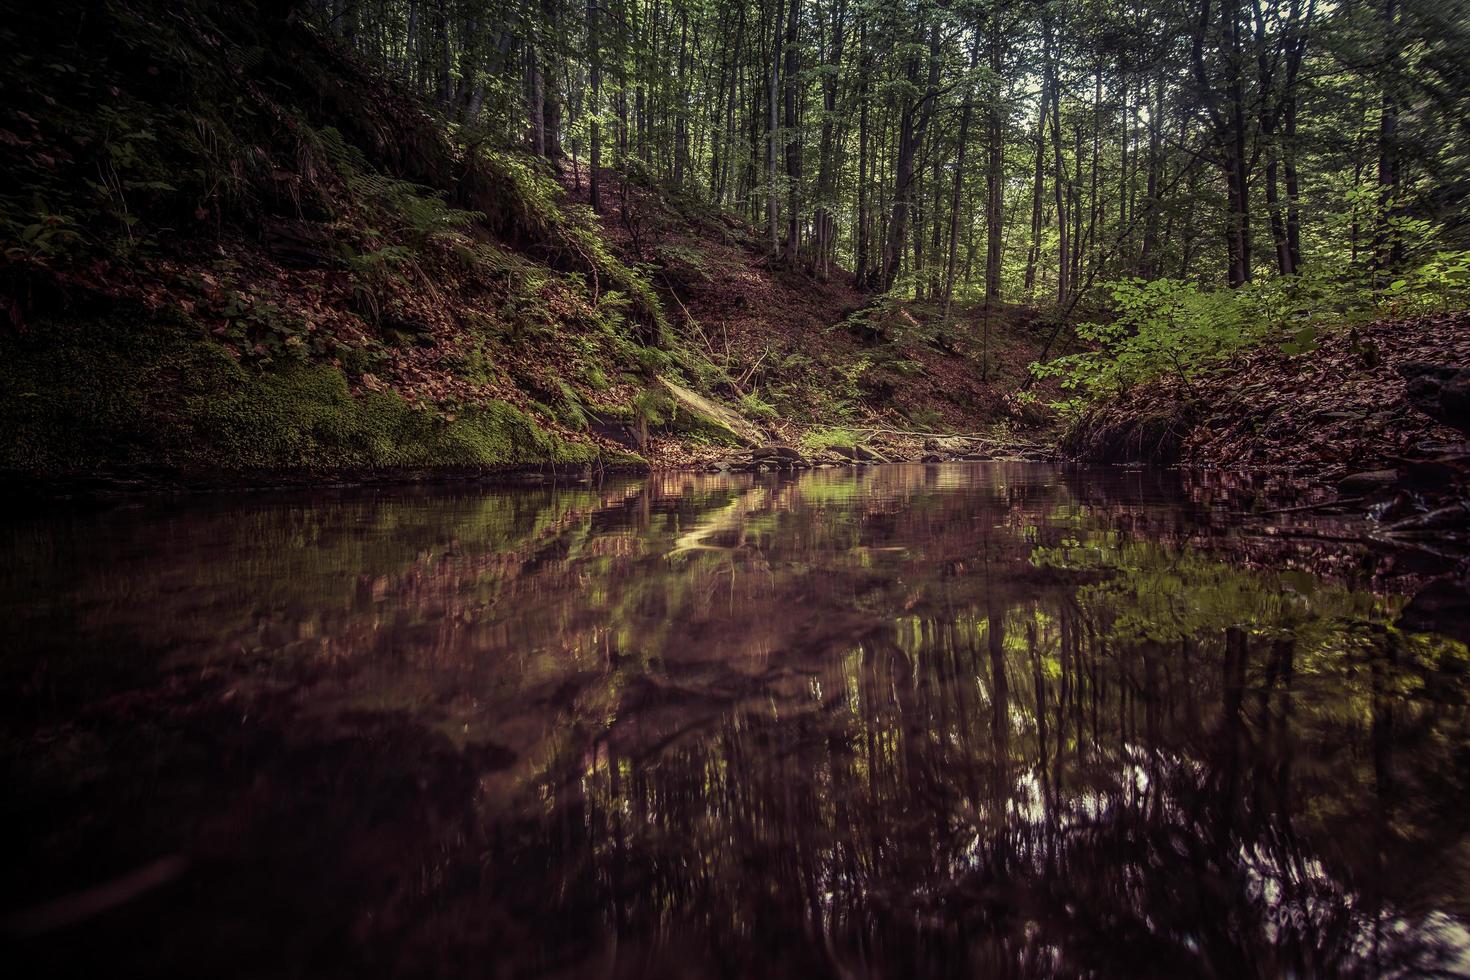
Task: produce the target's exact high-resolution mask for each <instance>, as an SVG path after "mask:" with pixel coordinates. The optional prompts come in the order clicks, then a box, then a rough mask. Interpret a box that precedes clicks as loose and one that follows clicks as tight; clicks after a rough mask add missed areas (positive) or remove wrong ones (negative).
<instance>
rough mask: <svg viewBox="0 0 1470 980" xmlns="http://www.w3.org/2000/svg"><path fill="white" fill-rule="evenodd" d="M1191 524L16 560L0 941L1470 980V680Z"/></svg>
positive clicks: (370, 518) (1455, 663)
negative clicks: (1469, 863)
mask: <svg viewBox="0 0 1470 980" xmlns="http://www.w3.org/2000/svg"><path fill="white" fill-rule="evenodd" d="M1179 481H1180V478H1179V477H1177V476H1172V475H1166V474H1150V473H1128V474H1119V473H1117V472H1111V473H1108V472H1091V473H1088V472H1069V473H1060V472H1058V471H1056V470H1054V469H1051V468H1048V467H1045V466H1022V465H995V464H987V465H979V466H943V467H935V466H930V467H924V466H912V467H883V468H878V469H873V470H867V471H856V472H854V471H821V472H816V473H809V474H806V475H803V476H801V477H800V478H790V477H779V476H776V475H770V476H766V477H744V478H725V477H695V476H673V477H665V478H660V479H655V480H653V481H650V482H644V483H628V484H625V485H618V486H611V487H602V488H596V489H589V488H581V489H570V490H567V489H556V490H542V491H523V492H515V493H497V494H478V493H477V494H469V493H463V492H460V493H427V492H425V493H410V492H393V493H382V494H372V495H363V494H355V495H344V496H342V497H340V498H338V499H326V500H324V499H321V498H320V497H316V498H310V499H308V498H303V497H293V498H285V499H278V500H255V499H246V500H239V499H236V500H230V501H224V500H215V501H208V502H204V503H198V504H194V505H191V506H189V507H187V508H170V507H163V506H151V505H150V506H143V507H137V508H132V509H124V510H117V509H113V510H106V511H100V512H94V513H75V512H67V513H59V514H51V515H47V516H43V517H39V518H36V519H32V520H27V521H24V522H22V523H20V524H17V525H14V526H12V527H10V528H8V529H7V530H6V531H5V532H3V533H5V534H6V535H7V537H6V538H0V551H3V553H4V554H5V556H6V560H5V562H4V563H3V568H0V603H3V606H0V614H3V616H0V644H3V648H4V650H5V656H4V658H3V661H0V670H3V674H4V676H3V682H4V683H3V692H0V698H3V701H4V722H3V726H4V727H3V731H4V758H5V761H6V764H7V767H8V769H9V771H10V773H11V778H10V780H9V786H10V787H11V792H10V793H8V794H7V799H6V801H5V802H4V804H3V807H4V811H3V812H4V816H5V818H6V821H7V825H8V826H10V827H12V828H14V829H15V832H14V833H13V834H12V840H13V841H16V842H18V844H19V848H18V849H19V851H20V852H21V853H20V854H19V855H17V856H16V857H15V860H13V861H12V862H10V863H9V865H8V866H7V867H6V868H5V870H4V871H3V872H0V875H3V878H0V880H3V883H4V909H5V912H6V913H8V918H7V920H6V921H7V923H8V925H9V932H10V943H11V944H13V945H14V946H15V949H16V951H17V955H18V956H20V957H22V959H23V961H26V962H29V963H33V964H35V965H37V966H38V967H45V968H47V969H55V970H59V971H63V972H66V971H72V972H78V971H83V970H87V969H90V968H93V967H95V966H96V965H98V964H105V965H107V967H108V968H110V969H118V970H121V971H122V972H125V973H132V972H147V973H150V974H175V975H203V974H211V975H229V976H272V977H277V976H293V975H299V976H322V975H344V976H346V975H356V976H360V975H379V974H382V973H385V972H400V973H409V974H415V975H417V974H432V975H453V976H459V975H475V976H480V975H490V976H606V977H625V976H627V977H631V976H645V975H654V976H677V977H691V978H693V977H718V976H774V977H788V976H789V977H808V976H836V977H880V976H883V977H905V976H979V977H989V976H1053V975H1062V976H1073V975H1117V976H1130V977H1137V976H1168V977H1179V976H1223V977H1237V976H1257V975H1258V976H1279V975H1297V976H1328V975H1363V976H1383V975H1394V974H1433V973H1436V972H1439V973H1446V974H1453V973H1457V972H1459V971H1463V970H1466V969H1467V968H1470V953H1467V950H1470V934H1467V933H1466V931H1465V927H1464V923H1466V922H1467V921H1470V885H1467V882H1470V878H1467V874H1466V870H1467V869H1466V867H1465V861H1466V857H1467V855H1470V847H1467V844H1470V811H1467V810H1466V808H1465V807H1464V801H1465V800H1466V799H1467V798H1470V796H1467V794H1466V789H1467V784H1470V751H1467V750H1470V730H1467V717H1466V707H1465V704H1466V699H1465V693H1466V688H1467V684H1470V680H1467V677H1466V672H1465V668H1466V663H1467V654H1466V649H1465V647H1464V646H1463V645H1462V644H1457V643H1454V642H1452V641H1448V640H1444V639H1441V638H1437V637H1433V636H1428V635H1417V634H1405V633H1401V632H1399V631H1397V630H1395V629H1393V628H1392V627H1390V626H1388V625H1387V624H1389V623H1391V622H1392V620H1393V617H1394V614H1395V612H1396V611H1397V609H1398V608H1399V607H1400V606H1401V605H1402V604H1403V599H1402V597H1401V596H1396V595H1394V594H1393V593H1392V592H1391V591H1385V590H1383V589H1381V588H1380V589H1377V590H1375V589H1373V588H1370V587H1368V586H1371V585H1372V584H1373V582H1372V580H1371V579H1370V578H1369V577H1368V575H1369V573H1370V572H1371V570H1372V567H1371V564H1365V562H1364V556H1363V555H1359V554H1355V553H1353V552H1351V551H1339V552H1333V553H1328V554H1324V553H1322V552H1320V551H1316V552H1308V551H1306V550H1304V549H1302V548H1300V547H1299V546H1298V545H1297V544H1294V543H1293V542H1292V541H1286V542H1283V541H1281V540H1278V539H1274V538H1256V537H1252V536H1250V535H1249V534H1241V533H1238V532H1237V530H1235V529H1233V525H1235V524H1238V523H1239V522H1238V521H1235V520H1233V519H1227V512H1228V507H1229V505H1230V504H1231V503H1232V501H1234V500H1235V495H1237V494H1238V492H1239V488H1237V487H1234V486H1232V485H1227V484H1212V483H1207V482H1206V483H1200V482H1194V483H1189V484H1188V485H1181V484H1180V482H1179ZM1293 540H1295V539H1293ZM1326 571H1332V572H1333V574H1322V573H1324V572H1326ZM160 860H170V861H173V862H175V863H174V864H172V865H170V867H173V868H176V869H179V870H178V872H177V873H176V874H172V875H169V876H166V877H160V876H158V875H155V876H154V877H155V878H159V880H156V881H155V880H153V879H149V878H146V876H145V877H144V879H143V880H144V886H140V887H134V888H132V889H131V890H130V889H129V888H128V887H127V886H129V885H130V884H137V881H138V876H139V874H140V873H142V872H145V871H147V870H148V869H149V868H151V867H153V866H154V864H155V863H156V862H158V861H160ZM140 869H141V870H140ZM99 885H104V886H107V887H110V888H111V889H112V890H111V892H107V891H106V888H104V890H103V897H104V900H103V901H101V902H100V903H99V902H97V901H92V902H91V904H88V901H89V899H95V898H96V896H97V895H98V892H97V891H95V889H96V888H97V887H98V886H99ZM88 889H94V890H93V891H91V892H89V891H88ZM109 896H110V898H109Z"/></svg>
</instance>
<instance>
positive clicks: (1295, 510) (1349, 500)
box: [1261, 497, 1363, 514]
mask: <svg viewBox="0 0 1470 980" xmlns="http://www.w3.org/2000/svg"><path fill="white" fill-rule="evenodd" d="M1362 502H1363V498H1362V497H1338V498H1337V499H1336V500H1324V501H1322V502H1321V503H1316V504H1302V505H1301V506H1299V507H1279V508H1277V509H1276V510H1263V511H1261V513H1262V514H1300V513H1304V512H1305V511H1309V510H1324V509H1326V508H1328V507H1336V506H1337V505H1339V504H1359V503H1362Z"/></svg>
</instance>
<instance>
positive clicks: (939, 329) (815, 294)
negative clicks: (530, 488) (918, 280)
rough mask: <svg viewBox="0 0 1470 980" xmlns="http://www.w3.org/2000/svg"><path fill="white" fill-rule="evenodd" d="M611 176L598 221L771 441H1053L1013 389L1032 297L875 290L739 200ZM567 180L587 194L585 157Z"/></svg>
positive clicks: (1035, 333)
mask: <svg viewBox="0 0 1470 980" xmlns="http://www.w3.org/2000/svg"><path fill="white" fill-rule="evenodd" d="M601 176H602V181H603V186H602V189H601V197H602V200H601V207H600V209H599V210H600V214H601V219H602V220H601V224H602V229H603V234H604V235H605V236H606V238H607V239H608V241H609V242H610V243H611V245H612V246H613V247H614V249H615V250H616V251H617V252H618V254H619V256H620V257H621V258H622V259H623V260H624V261H626V262H628V263H629V264H637V265H640V266H643V267H646V268H649V269H651V270H652V281H653V283H654V285H655V287H656V289H657V290H658V292H659V294H660V296H661V297H663V299H664V305H665V309H667V310H668V311H669V315H670V320H671V323H672V325H673V328H674V330H675V331H676V332H677V333H679V334H681V335H682V336H683V337H684V338H686V342H688V343H690V344H691V345H692V346H695V347H697V349H698V351H699V353H700V354H701V355H702V356H704V357H706V358H708V360H709V361H710V362H711V363H712V364H714V365H715V366H716V367H717V368H718V369H719V370H720V372H721V375H722V378H721V380H720V381H719V382H717V383H716V385H715V389H716V390H715V395H716V396H717V397H719V398H720V399H721V400H722V401H723V402H724V403H725V404H727V405H728V406H729V407H730V408H732V409H733V410H734V411H736V412H739V413H741V414H743V415H744V416H745V417H746V418H747V419H748V420H749V421H750V422H751V423H753V424H754V425H755V426H756V427H757V429H758V430H759V431H760V433H761V439H762V441H766V442H770V443H775V444H779V445H786V446H795V447H802V448H803V450H804V451H805V452H807V454H808V455H811V454H813V453H815V454H817V455H820V456H823V457H824V458H829V459H831V458H833V457H832V454H831V452H830V450H832V449H836V450H838V452H839V455H840V453H841V451H842V450H843V449H844V448H845V447H850V446H853V445H856V444H861V445H865V446H867V447H868V448H870V449H872V450H875V451H877V452H880V453H882V454H883V457H884V458H887V459H918V458H921V457H922V456H923V455H925V454H926V453H928V454H930V455H933V454H935V453H938V454H942V455H944V456H945V457H946V458H948V457H958V456H960V455H965V454H970V455H978V454H980V453H982V452H988V453H990V454H995V453H1012V454H1023V453H1025V454H1031V455H1035V454H1036V453H1037V451H1038V449H1039V447H1040V446H1041V444H1042V443H1044V442H1049V441H1050V439H1051V436H1052V435H1053V433H1052V432H1051V431H1050V430H1049V429H1048V428H1047V427H1048V425H1049V424H1050V421H1051V420H1050V419H1049V416H1048V415H1047V413H1045V412H1040V411H1038V410H1036V409H1035V408H1026V407H1024V406H1022V405H1021V404H1020V403H1019V402H1017V401H1016V400H1015V399H1014V396H1013V393H1014V392H1015V391H1016V390H1017V389H1018V388H1019V387H1020V385H1021V384H1022V382H1023V381H1024V380H1025V379H1026V377H1027V366H1028V365H1029V364H1030V363H1031V362H1032V361H1033V360H1035V358H1036V356H1037V354H1038V353H1039V351H1040V350H1041V347H1042V344H1043V343H1044V342H1045V339H1046V332H1047V331H1048V330H1049V329H1050V327H1049V324H1044V323H1042V322H1040V320H1039V315H1038V313H1037V311H1036V310H1034V309H1032V308H1030V307H1027V306H1024V305H1015V304H1001V305H997V306H995V307H993V308H992V309H990V310H989V311H987V310H985V309H984V308H983V306H980V305H976V304H954V305H953V306H952V308H951V309H950V311H949V315H948V316H946V315H945V310H944V308H943V303H942V302H940V301H912V300H911V301H899V300H894V299H891V298H882V299H880V298H879V297H876V296H874V295H873V294H871V293H868V292H865V291H862V290H859V289H856V288H854V287H853V286H852V284H851V283H852V274H851V273H850V272H849V271H847V270H843V269H833V270H831V272H830V273H829V274H827V275H815V274H813V273H811V272H809V271H806V270H804V269H796V268H792V267H790V266H789V265H787V264H786V263H785V262H784V260H782V259H781V258H779V257H773V256H772V252H771V248H770V245H769V240H768V239H766V238H765V237H764V236H762V235H761V234H759V232H758V231H757V230H756V229H755V228H753V227H752V226H750V225H749V224H748V223H747V222H745V221H743V220H742V219H740V218H739V217H737V216H735V215H733V214H731V213H729V212H725V211H721V210H718V209H715V208H712V207H710V206H709V205H708V204H705V203H703V202H700V201H697V200H694V199H691V198H688V197H686V196H682V195H679V194H677V193H676V192H675V193H671V192H669V191H668V190H666V189H661V188H657V187H652V186H647V185H639V184H638V183H636V182H634V181H632V180H627V181H625V180H624V179H623V177H622V175H621V174H619V173H618V172H616V171H611V170H608V171H603V172H602V174H601ZM563 185H564V187H565V190H566V193H567V196H568V199H569V200H571V201H573V202H576V203H579V204H586V203H587V202H588V194H589V190H588V186H587V184H586V180H585V172H584V171H574V170H573V169H572V168H571V167H570V166H568V167H566V168H564V173H563ZM987 321H988V322H987ZM964 436H970V437H973V438H969V439H966V438H964ZM926 443H927V444H928V449H927V450H926V448H925V445H926ZM936 443H940V445H936ZM649 449H651V451H652V455H651V456H650V461H651V462H653V463H654V464H655V465H656V466H658V465H663V466H678V465H697V464H700V463H705V462H709V461H711V460H716V459H720V458H722V457H724V456H727V455H728V450H727V449H725V448H724V447H721V446H718V445H710V444H708V443H699V442H697V441H690V440H687V439H685V440H680V439H678V438H673V437H668V436H665V437H657V436H655V437H654V438H653V439H652V440H651V444H650V446H649ZM823 450H829V451H828V452H826V453H824V452H823Z"/></svg>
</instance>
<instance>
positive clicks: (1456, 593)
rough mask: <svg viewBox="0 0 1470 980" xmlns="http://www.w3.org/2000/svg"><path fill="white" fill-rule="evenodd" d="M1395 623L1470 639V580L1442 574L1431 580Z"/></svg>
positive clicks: (1414, 630) (1419, 631) (1461, 639)
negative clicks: (1450, 577)
mask: <svg viewBox="0 0 1470 980" xmlns="http://www.w3.org/2000/svg"><path fill="white" fill-rule="evenodd" d="M1396 625H1397V626H1398V628H1399V629H1403V630H1411V631H1413V632H1415V633H1443V634H1444V635H1445V636H1450V637H1454V638H1455V639H1457V640H1460V641H1462V642H1467V643H1470V581H1466V580H1460V581H1458V582H1457V581H1455V580H1453V579H1448V578H1442V579H1437V580H1435V581H1433V582H1430V583H1429V584H1428V585H1426V586H1425V587H1424V588H1422V589H1420V590H1419V591H1418V592H1417V593H1415V594H1414V598H1412V599H1410V600H1409V604H1408V605H1407V606H1405V607H1404V611H1403V612H1402V613H1400V614H1399V619H1398V623H1397V624H1396Z"/></svg>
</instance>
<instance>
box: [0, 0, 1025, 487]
mask: <svg viewBox="0 0 1470 980" xmlns="http://www.w3.org/2000/svg"><path fill="white" fill-rule="evenodd" d="M289 7H290V5H284V4H270V3H262V4H259V5H254V4H250V3H239V4H213V3H207V2H204V0H186V2H183V3H163V2H160V0H119V2H117V3H110V4H105V5H92V4H87V3H82V2H80V0H60V2H59V3H56V4H50V5H47V6H46V7H45V9H44V10H42V9H41V8H39V7H32V8H27V9H25V10H22V11H20V12H18V13H17V14H16V15H15V16H14V17H12V18H11V19H10V20H9V21H8V22H7V23H6V24H5V25H3V26H0V38H3V39H4V40H6V41H7V42H9V43H10V44H9V46H10V47H11V49H12V50H14V51H17V52H19V54H18V55H17V57H16V58H15V60H14V61H13V62H12V63H11V64H10V65H9V66H8V67H7V69H6V71H5V73H4V76H3V78H0V85H3V91H0V96H3V97H0V170H3V172H5V173H6V174H7V175H8V177H9V178H10V179H9V180H7V182H6V183H5V185H4V186H3V187H0V249H3V252H0V254H3V267H0V304H3V309H4V312H5V314H6V316H5V321H6V322H5V324H4V326H0V424H3V425H4V426H5V428H6V430H7V432H8V433H10V437H9V438H7V439H6V440H5V441H4V442H3V444H0V472H3V473H4V474H6V475H7V476H8V477H9V479H10V481H11V482H14V481H16V480H19V481H22V482H25V483H31V482H33V481H35V480H36V479H38V478H46V479H51V478H60V479H62V480H66V481H75V480H77V479H94V478H100V479H102V480H103V481H104V482H106V483H108V484H109V485H113V484H116V483H118V482H120V481H121V482H124V483H140V484H141V485H144V486H153V485H177V484H180V483H182V484H186V485H217V484H221V483H244V484H258V483H264V482H276V481H280V480H303V481H320V480H323V479H342V478H351V479H360V478H373V477H391V478H401V477H405V476H415V475H418V474H420V473H422V472H423V471H426V470H432V471H435V472H438V473H441V474H442V473H466V474H480V473H496V472H505V471H508V470H520V469H526V468H528V467H529V468H545V467H560V468H567V467H570V468H573V469H576V470H579V471H582V470H586V469H587V468H589V467H590V468H597V467H607V466H646V465H649V464H653V465H675V464H680V463H687V462H691V461H696V460H700V459H707V458H711V457H714V456H717V455H720V454H722V453H724V452H728V451H729V449H730V447H732V446H736V445H740V444H748V443H754V442H764V441H772V440H786V441H796V440H800V439H802V438H806V439H807V440H808V441H809V442H811V441H815V442H816V443H818V444H828V443H834V442H835V443H842V442H848V443H851V442H853V441H855V440H856V439H860V438H862V437H863V432H862V431H861V430H862V429H863V428H864V427H866V428H867V429H877V428H889V429H904V430H909V431H920V430H928V429H936V428H942V429H944V430H950V429H964V430H969V429H974V428H976V427H978V426H980V425H982V424H983V423H985V422H987V421H989V420H991V419H992V418H994V417H996V416H997V415H998V414H1003V412H1004V409H1005V407H1004V406H1003V405H1001V404H1000V403H999V402H998V401H997V399H996V396H994V395H993V393H992V390H991V389H990V388H987V387H986V386H984V385H982V384H981V383H980V382H979V380H978V373H977V370H976V368H977V365H978V363H979V362H978V361H977V359H976V357H975V356H974V355H973V352H972V351H971V350H970V349H969V348H970V347H973V345H972V344H970V343H969V342H968V341H956V340H954V339H951V338H949V337H946V336H945V335H944V334H943V332H942V331H939V330H936V329H934V328H926V327H923V326H921V325H920V324H921V321H923V320H925V319H926V318H933V319H934V320H936V321H937V320H938V315H937V311H933V310H924V309H922V308H918V307H916V308H914V309H913V310H905V309H900V308H897V307H892V306H873V305H871V298H870V297H867V296H864V295H862V294H859V293H857V292H855V291H853V290H852V289H850V288H847V287H845V286H842V285H839V284H837V281H836V280H837V278H842V277H834V281H833V282H830V283H820V282H816V281H815V280H813V279H812V278H811V277H809V276H806V275H804V274H802V273H800V272H795V271H789V270H784V269H779V268H771V267H769V263H768V261H767V260H766V258H765V255H764V251H763V249H762V248H761V247H760V243H759V242H758V241H757V240H756V238H755V236H754V234H753V233H752V232H751V230H750V229H748V228H746V227H744V226H743V225H742V224H741V223H740V222H739V221H738V220H737V219H734V218H732V217H730V216H728V215H722V214H720V213H718V212H716V211H714V210H712V209H710V208H708V207H707V206H705V205H702V204H700V203H699V202H697V201H693V200H686V199H679V198H673V199H670V198H666V197H663V196H661V195H660V194H659V193H658V192H657V191H655V190H654V189H652V188H649V187H634V186H632V183H631V182H630V183H629V185H628V186H627V187H624V186H623V185H622V184H620V183H619V181H618V178H617V175H616V174H612V173H609V174H608V175H607V178H606V179H607V181H608V184H609V186H610V187H612V188H614V190H613V191H612V192H611V193H610V195H609V196H610V197H612V198H615V203H614V205H613V206H612V207H609V208H604V210H603V214H602V215H601V216H598V215H594V214H593V213H592V212H591V211H590V210H589V209H588V208H586V207H585V206H583V205H582V204H581V203H579V196H580V195H583V194H584V193H585V192H584V191H582V190H581V188H580V187H579V186H578V183H579V182H577V181H571V182H570V186H569V188H568V189H567V190H570V193H567V192H566V190H564V188H563V187H562V186H560V185H559V184H558V182H557V179H556V176H555V175H554V174H552V172H551V170H550V168H549V166H547V165H546V164H545V162H544V161H536V160H532V159H530V158H527V157H522V156H519V155H517V154H514V153H508V152H504V151H500V150H495V149H490V148H487V147H485V146H484V145H483V144H482V143H480V142H479V141H478V140H477V138H476V137H475V134H473V133H467V132H461V131H454V130H451V129H449V128H446V127H445V126H444V125H442V124H441V123H440V122H439V121H438V120H437V119H436V117H435V116H434V115H433V114H432V113H431V112H430V111H428V110H427V109H426V108H425V107H424V106H422V105H420V104H419V103H417V102H416V101H415V100H413V99H411V98H407V97H405V96H404V95H402V94H401V93H400V92H399V91H398V90H397V89H396V88H395V87H394V85H393V84H392V83H391V81H390V80H388V79H385V78H383V77H381V76H380V75H378V74H376V73H374V72H373V71H371V70H369V69H368V68H366V67H364V66H363V65H362V64H360V63H358V62H356V61H355V60H353V59H352V58H349V57H346V56H344V55H343V53H342V52H341V51H340V50H338V49H337V48H336V47H335V46H334V45H333V44H332V43H331V42H330V41H329V40H327V39H325V38H323V37H322V36H320V35H319V34H318V33H317V32H316V31H315V30H314V29H313V28H312V27H311V26H310V25H308V24H305V23H302V22H301V21H299V20H298V19H296V18H295V17H294V16H287V15H286V14H284V13H282V11H283V10H286V9H289ZM1009 315H1010V314H1007V316H1009ZM844 318H846V319H844ZM950 330H951V332H954V331H955V328H954V327H951V328H950ZM959 332H960V333H962V334H963V333H965V332H966V331H965V330H964V328H960V330H959ZM1028 345H1029V341H1027V342H1024V343H1023V344H1022V346H1028ZM1025 359H1026V357H1025V356H1024V355H1017V356H1015V357H1012V358H1011V360H1010V361H1009V362H1008V361H1006V359H1005V357H1004V356H1002V357H1001V358H1000V359H999V360H998V361H997V363H998V364H1000V365H1001V367H1002V369H1003V370H1006V371H1009V372H1011V373H1012V374H1014V373H1015V368H1016V364H1015V363H1013V362H1016V361H1018V360H1019V361H1020V362H1022V363H1023V362H1024V360H1025Z"/></svg>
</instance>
